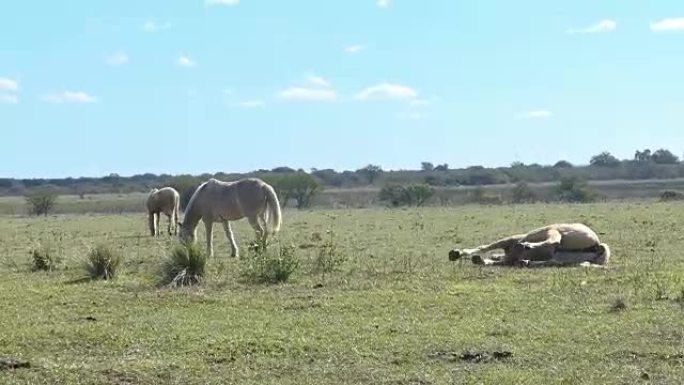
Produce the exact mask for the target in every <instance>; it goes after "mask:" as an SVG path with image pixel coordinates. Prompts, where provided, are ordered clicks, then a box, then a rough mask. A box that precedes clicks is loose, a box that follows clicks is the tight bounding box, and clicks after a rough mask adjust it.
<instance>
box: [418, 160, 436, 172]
mask: <svg viewBox="0 0 684 385" xmlns="http://www.w3.org/2000/svg"><path fill="white" fill-rule="evenodd" d="M420 169H421V170H422V171H432V170H434V169H435V165H434V164H432V163H430V162H422V163H421V164H420Z"/></svg>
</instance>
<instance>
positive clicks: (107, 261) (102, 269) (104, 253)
mask: <svg viewBox="0 0 684 385" xmlns="http://www.w3.org/2000/svg"><path fill="white" fill-rule="evenodd" d="M120 264H121V255H120V254H119V253H116V252H114V251H112V250H111V249H110V248H108V247H107V246H104V245H100V246H97V247H96V248H94V249H92V250H91V251H90V253H88V258H87V260H86V263H85V269H86V272H87V273H88V275H89V276H90V278H92V279H105V280H107V279H112V278H114V277H116V272H117V269H118V268H119V265H120Z"/></svg>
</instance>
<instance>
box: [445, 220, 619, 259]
mask: <svg viewBox="0 0 684 385" xmlns="http://www.w3.org/2000/svg"><path fill="white" fill-rule="evenodd" d="M498 249H502V250H503V251H504V254H503V256H498V257H491V258H483V256H482V254H484V253H488V252H490V251H493V250H498ZM461 257H470V258H471V260H472V262H473V263H475V264H478V265H493V266H525V267H545V266H568V265H583V266H605V265H606V264H608V260H609V259H610V248H609V247H608V245H607V244H605V243H601V242H600V241H599V238H598V235H596V233H595V232H594V231H593V230H592V229H590V228H589V227H588V226H586V225H584V224H581V223H570V224H565V223H560V224H552V225H548V226H545V227H541V228H538V229H535V230H532V231H530V232H529V233H527V234H518V235H512V236H510V237H506V238H503V239H500V240H498V241H496V242H494V243H491V244H488V245H482V246H478V247H476V248H474V249H464V250H458V249H453V250H451V251H449V260H451V261H455V260H458V259H460V258H461Z"/></svg>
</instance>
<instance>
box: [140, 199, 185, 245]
mask: <svg viewBox="0 0 684 385" xmlns="http://www.w3.org/2000/svg"><path fill="white" fill-rule="evenodd" d="M145 205H146V206H147V216H148V224H149V227H150V233H151V235H152V236H155V235H159V219H160V217H161V214H162V213H164V214H166V216H167V217H168V218H169V229H168V230H169V234H172V230H173V234H178V227H177V226H176V225H177V222H178V213H179V211H180V195H179V194H178V191H176V190H175V189H173V187H164V188H161V189H156V188H154V189H152V190H151V191H150V193H149V195H148V196H147V200H146V201H145Z"/></svg>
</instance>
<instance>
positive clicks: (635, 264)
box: [0, 203, 684, 385]
mask: <svg viewBox="0 0 684 385" xmlns="http://www.w3.org/2000/svg"><path fill="white" fill-rule="evenodd" d="M560 221H582V222H585V223H587V224H589V225H590V226H593V227H594V228H595V229H597V231H599V232H601V233H602V234H603V235H602V239H603V240H604V241H605V242H607V243H609V244H610V245H611V247H612V250H613V259H612V263H611V265H610V267H609V268H608V269H605V270H604V269H586V268H563V269H543V270H542V269H530V270H527V269H516V268H482V267H479V266H474V265H471V264H470V263H469V262H466V261H463V262H456V263H454V262H449V261H448V260H447V252H448V250H449V249H450V248H452V247H463V246H472V245H477V244H479V243H482V242H487V241H490V240H492V239H493V238H496V237H499V236H502V235H507V234H509V233H514V232H520V231H521V230H526V229H530V228H533V227H537V226H539V225H541V224H546V223H549V222H560ZM683 223H684V210H683V209H682V206H681V204H672V203H667V204H666V203H602V204H592V205H523V206H499V207H479V206H463V207H458V208H449V209H445V208H424V209H411V210H393V211H389V210H382V209H367V210H366V209H364V210H331V211H323V210H321V211H310V212H296V211H285V212H284V224H283V228H282V232H281V234H280V235H279V241H280V242H281V244H294V245H296V246H297V256H298V258H299V261H300V264H299V267H298V269H297V270H296V271H295V273H294V274H293V276H292V277H291V279H290V281H289V282H287V283H284V284H279V285H265V284H250V283H249V282H245V281H244V279H242V277H241V275H240V271H242V270H243V269H244V268H245V265H246V264H247V262H246V261H248V256H247V253H246V243H247V242H248V241H250V240H251V239H252V238H253V233H252V232H251V230H250V229H249V228H248V226H247V224H246V223H245V221H241V222H238V223H236V225H235V232H236V236H237V238H238V243H239V244H240V246H241V248H242V249H241V251H242V253H243V258H242V259H239V260H238V259H232V258H230V257H229V256H228V245H227V242H226V240H225V238H224V237H223V234H222V231H219V230H218V229H217V230H215V234H214V237H215V240H216V242H215V250H216V257H215V258H214V259H211V260H210V261H209V272H208V276H207V277H206V279H205V281H204V282H203V284H202V285H201V286H199V287H195V288H191V289H169V288H160V287H158V286H157V282H158V278H159V274H158V269H159V267H160V266H161V264H162V261H163V259H164V258H165V256H166V255H168V253H169V249H170V248H171V247H172V245H173V244H174V240H173V239H172V238H170V237H161V238H157V239H154V238H151V237H149V236H147V234H146V228H145V217H144V215H143V214H126V215H63V216H55V217H48V218H25V217H0V246H1V247H2V249H1V250H2V252H1V253H0V278H1V279H0V309H1V311H0V325H1V330H2V331H1V332H0V383H7V384H14V383H17V384H220V383H235V384H360V383H364V384H393V385H403V384H406V385H409V384H423V385H425V384H471V383H472V384H477V383H482V384H634V383H654V384H656V383H657V384H681V383H684V255H682V251H681V250H682V249H684V231H681V228H682V224H683ZM202 231H203V230H202V228H201V227H200V232H199V237H200V239H203V236H204V235H203V232H202ZM327 231H331V232H332V233H327ZM331 237H332V240H333V242H334V243H335V245H336V248H337V253H336V255H337V257H338V258H340V260H341V261H342V262H341V264H340V265H339V268H338V269H337V270H336V271H333V272H330V273H327V274H322V273H319V272H316V269H315V266H316V262H317V258H318V257H317V256H318V253H319V250H320V249H321V245H322V243H323V242H325V241H326V240H327V241H330V239H331ZM98 244H105V245H108V246H110V247H112V248H114V249H116V250H119V251H121V252H122V253H123V255H124V258H125V259H124V263H123V266H122V267H121V272H120V276H119V277H118V278H116V279H114V280H112V281H106V282H105V281H92V282H91V281H86V282H83V281H78V279H79V278H81V277H82V276H83V274H84V271H83V269H82V263H83V259H84V258H85V256H86V254H87V252H88V250H89V248H90V247H94V246H96V245H98ZM37 247H50V248H51V249H52V250H53V252H54V253H55V254H56V255H58V256H59V257H60V258H61V259H62V262H61V263H60V265H59V268H58V269H57V270H56V271H52V272H49V273H45V272H31V271H30V261H31V258H30V256H29V252H30V250H31V249H33V248H37ZM272 247H277V245H274V246H272ZM10 358H11V359H16V360H20V361H25V362H28V363H29V364H30V367H28V368H18V369H6V368H3V366H2V362H4V361H3V360H7V359H10Z"/></svg>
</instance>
